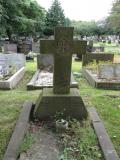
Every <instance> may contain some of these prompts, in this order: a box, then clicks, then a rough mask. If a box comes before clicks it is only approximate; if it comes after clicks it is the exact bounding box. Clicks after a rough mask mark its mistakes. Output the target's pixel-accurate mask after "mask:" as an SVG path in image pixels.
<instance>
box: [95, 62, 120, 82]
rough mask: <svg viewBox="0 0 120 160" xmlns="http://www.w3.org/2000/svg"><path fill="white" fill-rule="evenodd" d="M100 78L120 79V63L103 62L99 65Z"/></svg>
mask: <svg viewBox="0 0 120 160" xmlns="http://www.w3.org/2000/svg"><path fill="white" fill-rule="evenodd" d="M98 78H99V79H107V80H115V79H119V80H120V64H103V65H99V66H98Z"/></svg>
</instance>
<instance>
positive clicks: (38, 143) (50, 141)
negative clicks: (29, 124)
mask: <svg viewBox="0 0 120 160" xmlns="http://www.w3.org/2000/svg"><path fill="white" fill-rule="evenodd" d="M34 127H35V128H36V126H34ZM35 128H34V129H35ZM34 129H33V130H34ZM34 136H35V143H33V144H32V146H31V147H30V148H29V149H28V150H27V151H26V153H22V154H21V155H20V158H19V160H57V159H58V156H59V149H58V145H57V139H56V137H55V135H54V134H53V133H52V132H51V131H50V130H49V129H45V128H42V127H41V128H39V129H38V131H35V134H34Z"/></svg>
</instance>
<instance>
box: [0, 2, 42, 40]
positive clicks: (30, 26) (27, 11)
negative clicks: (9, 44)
mask: <svg viewBox="0 0 120 160" xmlns="http://www.w3.org/2000/svg"><path fill="white" fill-rule="evenodd" d="M0 8H1V10H0V22H1V27H2V28H4V30H5V32H6V34H7V35H8V37H9V38H10V39H11V36H12V34H22V35H23V34H26V35H29V34H34V33H35V32H36V31H39V32H41V31H42V30H43V26H44V19H45V10H44V9H43V8H42V7H41V6H39V5H38V3H37V2H36V1H32V0H14V1H13V0H1V2H0Z"/></svg>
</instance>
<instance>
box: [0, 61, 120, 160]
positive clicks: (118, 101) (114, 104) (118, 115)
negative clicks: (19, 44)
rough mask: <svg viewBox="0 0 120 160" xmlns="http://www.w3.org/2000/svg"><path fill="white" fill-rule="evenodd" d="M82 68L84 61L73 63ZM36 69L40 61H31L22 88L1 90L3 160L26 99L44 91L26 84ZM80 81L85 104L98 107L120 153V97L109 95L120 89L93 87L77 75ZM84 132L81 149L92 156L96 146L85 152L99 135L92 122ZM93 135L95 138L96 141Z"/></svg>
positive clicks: (77, 69)
mask: <svg viewBox="0 0 120 160" xmlns="http://www.w3.org/2000/svg"><path fill="white" fill-rule="evenodd" d="M80 69H81V63H80V62H73V71H75V72H76V71H78V72H80ZM35 70H36V63H33V62H27V65H26V74H25V76H24V79H23V80H22V81H21V82H20V84H19V85H18V87H17V88H16V89H14V90H11V91H2V90H1V91H0V160H2V159H3V154H4V152H5V149H6V146H7V144H8V141H9V138H10V136H11V133H12V129H13V127H14V125H15V122H16V119H17V118H18V115H19V113H20V110H21V106H22V105H23V103H24V102H25V101H26V100H30V101H33V102H35V100H36V98H37V97H38V95H39V93H40V92H41V91H40V90H38V91H27V90H26V84H27V82H29V80H30V79H31V78H32V75H33V74H34V73H35ZM77 81H78V82H79V86H80V93H81V95H82V97H83V99H84V102H85V104H86V105H87V107H91V106H95V107H96V109H97V111H98V113H99V115H100V117H101V118H102V120H103V121H104V124H105V127H106V129H107V131H108V133H109V135H110V137H111V139H112V141H113V143H114V145H115V148H116V150H117V152H118V154H119V156H120V98H111V97H109V96H106V95H107V94H110V95H120V91H108V90H100V89H95V88H92V87H91V86H90V85H89V84H88V83H87V81H86V80H85V79H84V78H83V77H81V78H77ZM74 127H75V125H74V126H73V128H74ZM88 130H89V133H88ZM80 132H83V134H84V136H83V139H84V140H86V141H84V142H80V145H81V146H83V148H82V147H81V151H82V152H83V154H82V155H84V154H85V153H88V156H90V155H91V152H94V149H95V148H94V149H91V148H90V149H89V152H88V150H87V151H86V152H85V153H84V149H85V146H86V147H87V146H88V147H89V144H90V145H94V146H95V145H96V144H97V141H96V137H95V134H94V132H93V130H92V129H91V127H90V126H89V124H88V128H87V130H86V129H85V130H84V129H83V131H81V130H80ZM85 133H88V134H85ZM77 134H78V131H76V136H77ZM91 137H93V138H92V140H91ZM76 140H77V139H76ZM90 150H91V151H90ZM97 153H98V156H96V157H97V158H96V160H100V159H101V158H100V157H99V151H97ZM85 158H86V157H83V159H82V160H84V159H85ZM79 160H80V159H79ZM87 160H92V159H87Z"/></svg>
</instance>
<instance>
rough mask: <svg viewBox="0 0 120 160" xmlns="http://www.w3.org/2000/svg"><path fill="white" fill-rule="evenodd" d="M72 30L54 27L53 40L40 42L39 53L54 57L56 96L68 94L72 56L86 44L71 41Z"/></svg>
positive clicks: (54, 89) (70, 28) (54, 90)
mask: <svg viewBox="0 0 120 160" xmlns="http://www.w3.org/2000/svg"><path fill="white" fill-rule="evenodd" d="M73 29H74V28H72V27H69V28H66V27H56V28H55V40H41V41H40V53H42V54H53V55H54V77H53V86H54V87H53V92H54V93H56V94H66V93H69V92H70V77H71V65H72V54H75V53H79V52H80V51H81V48H83V47H84V46H86V44H87V42H86V41H84V44H85V45H83V44H82V45H81V41H78V40H76V41H75V40H73Z"/></svg>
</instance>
